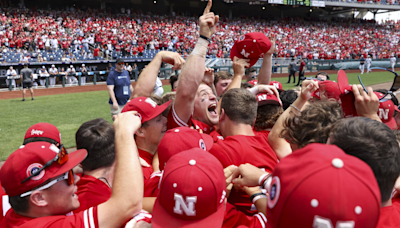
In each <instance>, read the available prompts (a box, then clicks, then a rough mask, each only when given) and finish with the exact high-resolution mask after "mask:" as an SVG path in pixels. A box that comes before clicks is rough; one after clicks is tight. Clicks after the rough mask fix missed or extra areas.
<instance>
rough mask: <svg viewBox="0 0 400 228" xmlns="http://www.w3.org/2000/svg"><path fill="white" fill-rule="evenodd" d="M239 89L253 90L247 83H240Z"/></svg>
mask: <svg viewBox="0 0 400 228" xmlns="http://www.w3.org/2000/svg"><path fill="white" fill-rule="evenodd" d="M240 88H242V89H249V88H253V85H252V84H250V83H249V82H241V83H240Z"/></svg>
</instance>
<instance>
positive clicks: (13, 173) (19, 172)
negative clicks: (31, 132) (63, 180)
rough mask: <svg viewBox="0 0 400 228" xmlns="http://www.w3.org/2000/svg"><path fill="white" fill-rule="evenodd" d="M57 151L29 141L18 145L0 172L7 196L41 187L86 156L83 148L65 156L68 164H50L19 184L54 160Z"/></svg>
mask: <svg viewBox="0 0 400 228" xmlns="http://www.w3.org/2000/svg"><path fill="white" fill-rule="evenodd" d="M59 151H60V149H59V148H58V147H56V146H55V145H54V144H51V143H48V142H32V143H28V144H26V145H25V146H21V147H20V148H19V149H18V150H16V151H15V152H14V153H12V154H11V155H10V156H9V157H8V159H7V160H6V162H5V163H4V165H3V166H2V167H1V170H0V180H1V185H2V186H3V188H4V190H5V192H6V193H7V195H9V196H11V197H12V196H17V195H20V194H22V193H24V192H27V191H30V190H32V189H34V188H36V187H38V186H40V185H42V184H43V183H44V182H46V181H47V180H49V179H52V178H54V177H57V176H60V175H62V174H64V173H66V172H68V171H69V170H71V169H72V168H74V167H75V166H77V165H78V164H79V163H81V162H82V161H83V160H84V159H85V158H86V156H87V151H86V150H85V149H81V150H77V151H74V152H72V153H70V154H68V161H66V162H65V163H64V164H62V165H60V164H58V163H57V162H54V163H53V164H51V165H50V166H49V167H47V168H45V169H44V170H42V171H41V172H40V174H39V175H37V176H35V177H32V178H31V179H29V180H27V181H26V182H24V183H21V182H22V181H23V180H25V179H26V178H27V177H29V176H31V174H32V173H34V172H35V171H36V170H38V169H40V168H41V167H43V166H44V165H45V164H46V163H47V162H49V161H50V160H52V159H54V158H55V156H56V155H57V153H58V152H59Z"/></svg>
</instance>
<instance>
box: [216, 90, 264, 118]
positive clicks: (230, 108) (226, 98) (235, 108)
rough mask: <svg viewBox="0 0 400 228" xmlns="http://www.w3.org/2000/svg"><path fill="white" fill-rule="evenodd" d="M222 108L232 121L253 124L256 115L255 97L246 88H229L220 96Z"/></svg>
mask: <svg viewBox="0 0 400 228" xmlns="http://www.w3.org/2000/svg"><path fill="white" fill-rule="evenodd" d="M222 109H223V110H225V114H226V115H227V116H228V117H229V119H231V120H232V121H234V122H237V123H243V124H249V125H253V123H254V120H255V119H256V117H257V98H256V96H254V94H252V93H251V92H250V91H248V90H247V89H239V88H234V89H230V90H228V91H226V92H225V93H224V94H223V96H222V101H221V110H222Z"/></svg>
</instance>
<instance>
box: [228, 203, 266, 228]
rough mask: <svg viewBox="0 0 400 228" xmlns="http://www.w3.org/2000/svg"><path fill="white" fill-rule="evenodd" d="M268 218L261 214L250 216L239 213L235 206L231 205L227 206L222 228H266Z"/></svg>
mask: <svg viewBox="0 0 400 228" xmlns="http://www.w3.org/2000/svg"><path fill="white" fill-rule="evenodd" d="M266 224H267V218H266V217H265V215H264V214H263V213H261V212H259V213H257V214H255V215H253V216H248V215H245V214H244V213H243V212H241V211H238V210H237V209H236V207H235V206H233V205H232V204H230V203H227V204H226V209H225V216H224V223H223V224H222V228H230V227H243V228H245V227H249V228H265V227H266Z"/></svg>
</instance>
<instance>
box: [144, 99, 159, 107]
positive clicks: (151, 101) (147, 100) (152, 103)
mask: <svg viewBox="0 0 400 228" xmlns="http://www.w3.org/2000/svg"><path fill="white" fill-rule="evenodd" d="M145 102H146V103H148V104H150V105H151V106H152V107H153V108H155V107H156V106H157V103H156V102H155V101H153V100H152V99H150V98H146V100H145Z"/></svg>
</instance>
